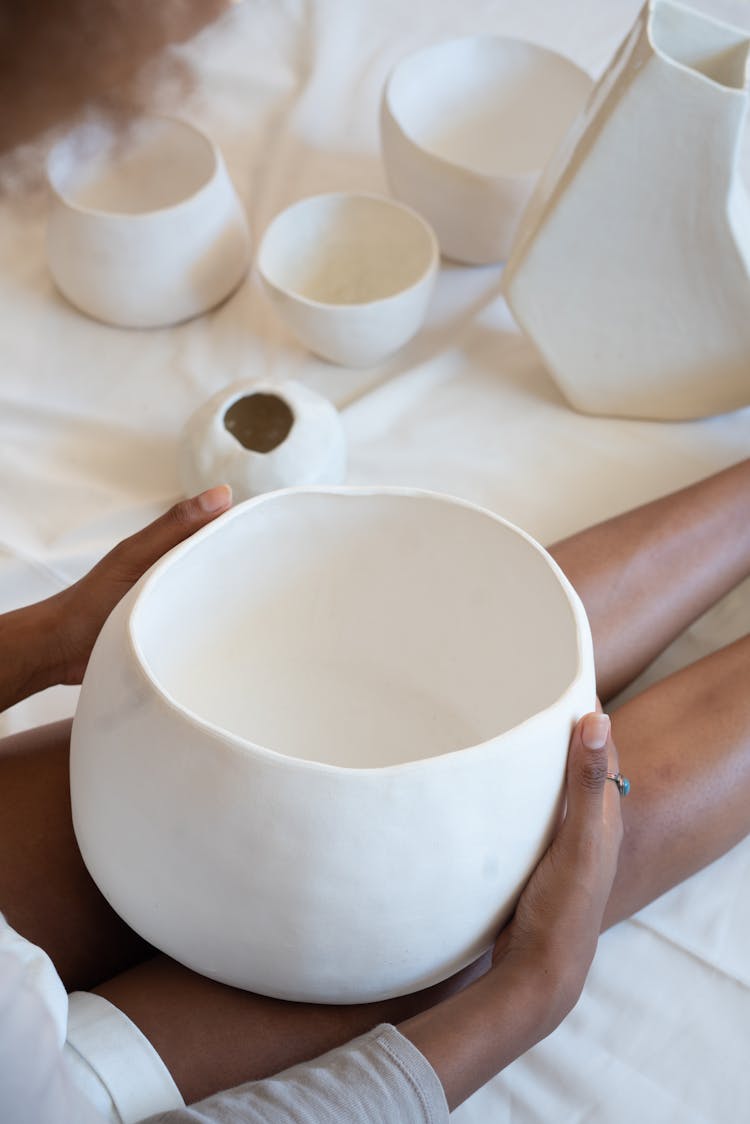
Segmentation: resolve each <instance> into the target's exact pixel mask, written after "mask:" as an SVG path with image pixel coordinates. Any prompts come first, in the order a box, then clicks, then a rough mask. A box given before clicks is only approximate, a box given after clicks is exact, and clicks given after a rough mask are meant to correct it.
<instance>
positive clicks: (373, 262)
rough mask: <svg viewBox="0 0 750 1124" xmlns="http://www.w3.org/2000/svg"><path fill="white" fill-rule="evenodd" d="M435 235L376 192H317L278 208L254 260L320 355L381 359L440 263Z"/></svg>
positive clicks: (409, 331) (426, 294) (424, 301)
mask: <svg viewBox="0 0 750 1124" xmlns="http://www.w3.org/2000/svg"><path fill="white" fill-rule="evenodd" d="M438 259H439V253H438V247H437V242H436V240H435V235H434V233H433V232H432V230H430V228H429V226H428V225H427V223H426V222H425V221H424V219H422V218H421V217H420V216H419V215H417V214H415V213H414V211H412V210H411V209H410V208H408V207H404V206H403V205H402V204H400V203H396V202H394V201H393V200H392V199H385V198H382V197H381V196H378V195H365V194H356V193H345V192H342V193H335V194H331V195H315V196H312V197H310V198H308V199H303V200H301V202H299V203H295V204H294V205H293V206H291V207H289V208H288V209H287V210H285V211H282V213H281V214H280V215H277V216H276V218H275V219H274V220H273V222H272V223H271V225H270V226H269V227H268V229H267V231H266V233H265V235H264V237H263V241H262V243H261V246H260V251H259V253H258V269H259V271H260V275H261V277H262V278H263V281H264V283H265V286H266V289H267V291H268V293H269V294H270V296H271V299H272V300H273V302H274V304H275V305H276V308H277V309H278V311H279V313H280V315H281V317H282V319H283V320H284V321H285V322H286V324H287V326H288V327H289V328H290V329H291V331H292V332H293V333H294V334H295V335H296V336H297V338H298V339H299V340H300V341H301V342H302V343H303V344H305V345H306V346H307V347H309V348H310V350H311V351H314V352H315V353H316V354H317V355H320V356H322V357H323V358H324V359H329V360H331V362H333V363H340V364H342V365H343V366H346V367H366V366H371V365H373V364H375V363H379V362H380V361H381V360H382V359H385V358H386V357H387V356H388V355H391V354H392V353H393V352H394V351H397V350H398V349H399V348H400V347H401V346H402V345H403V344H405V343H406V342H407V341H408V340H410V339H411V337H412V336H413V335H414V334H415V333H416V332H417V331H418V330H419V328H420V327H421V326H422V322H423V321H424V317H425V313H426V311H427V305H428V302H429V299H430V295H431V293H432V289H433V286H434V283H435V276H436V273H437V267H438Z"/></svg>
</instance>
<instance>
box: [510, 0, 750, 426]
mask: <svg viewBox="0 0 750 1124" xmlns="http://www.w3.org/2000/svg"><path fill="white" fill-rule="evenodd" d="M749 45H750V36H749V35H748V33H747V32H745V31H739V30H737V29H735V28H732V27H729V26H726V25H725V24H722V23H718V22H716V21H714V20H712V19H710V18H708V17H707V16H705V15H703V14H701V13H698V12H695V11H691V10H690V9H688V8H683V7H681V6H679V5H678V4H674V3H671V2H669V0H652V3H650V4H648V5H647V6H646V7H645V8H644V9H643V10H642V12H641V13H640V15H639V17H638V19H637V21H636V23H635V26H634V27H633V29H632V31H631V33H630V34H629V35H628V37H627V39H626V40H625V42H624V44H623V45H622V47H621V48H620V51H619V53H618V54H617V56H616V57H615V59H614V61H613V63H612V65H611V66H610V68H609V70H608V71H607V72H606V73H605V75H604V77H603V78H602V80H601V82H600V83H599V85H598V87H597V89H596V90H595V92H594V95H593V97H592V100H591V102H590V104H589V107H588V109H587V111H586V113H585V114H584V115H583V117H582V118H581V120H580V121H579V123H578V125H577V126H576V128H575V130H574V132H573V134H571V136H570V137H569V138H568V140H567V141H566V142H564V144H563V146H562V148H561V150H560V151H559V152H558V153H557V156H556V157H555V159H554V161H553V163H552V164H551V166H550V168H549V169H548V171H547V173H546V174H545V175H544V176H543V178H542V181H541V183H540V187H539V188H538V190H537V193H536V195H535V197H534V199H533V200H532V202H531V204H530V206H529V208H528V211H527V212H526V215H525V217H524V221H523V225H522V228H521V231H520V233H519V236H518V239H517V243H516V247H515V248H514V252H513V255H512V257H511V260H510V262H509V264H508V266H507V269H506V274H505V278H504V283H505V292H506V295H507V299H508V302H509V304H510V306H511V308H512V310H513V312H514V314H515V316H516V318H517V320H518V322H519V324H520V325H521V326H522V327H523V328H524V329H525V331H526V332H527V333H528V335H529V336H530V337H531V339H532V340H533V341H534V343H535V344H536V346H537V348H538V350H539V352H540V354H541V356H542V358H543V359H544V361H545V363H546V365H547V366H548V368H549V370H550V372H551V373H552V375H553V376H554V377H555V379H556V380H557V381H558V383H559V385H560V388H561V389H562V391H563V393H564V394H565V395H566V396H567V398H568V399H569V400H570V402H571V403H572V404H573V406H575V407H577V408H578V409H580V410H583V411H586V412H590V413H595V414H612V415H621V416H625V417H644V418H654V419H660V418H664V419H683V418H697V417H702V416H705V415H710V414H717V413H721V412H724V411H727V410H732V409H736V408H737V407H740V406H745V405H747V404H748V403H750V199H749V197H748V194H747V191H746V188H745V185H744V184H743V183H742V181H741V179H740V172H739V164H738V155H739V142H740V135H741V131H742V126H743V118H744V115H745V111H746V107H747V89H746V82H747V57H748V47H749Z"/></svg>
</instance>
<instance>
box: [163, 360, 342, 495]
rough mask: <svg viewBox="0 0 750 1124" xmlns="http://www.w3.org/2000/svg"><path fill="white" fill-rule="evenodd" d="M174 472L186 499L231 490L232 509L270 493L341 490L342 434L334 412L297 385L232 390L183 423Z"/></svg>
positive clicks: (252, 385) (257, 385) (259, 385)
mask: <svg viewBox="0 0 750 1124" xmlns="http://www.w3.org/2000/svg"><path fill="white" fill-rule="evenodd" d="M179 470H180V480H181V483H182V486H183V488H184V490H185V493H186V495H195V494H196V493H198V492H201V491H203V490H204V489H205V488H211V487H213V486H214V485H215V484H231V486H232V494H233V495H234V498H235V501H237V500H246V499H250V497H251V496H257V495H259V494H260V493H261V492H270V491H273V490H274V489H275V488H289V487H293V486H295V485H301V484H341V483H342V482H343V480H344V478H345V476H346V437H345V435H344V427H343V424H342V422H341V417H340V415H339V412H338V410H337V409H336V407H335V406H333V405H332V404H331V403H330V402H329V401H328V399H327V398H323V397H322V395H320V394H316V393H315V391H314V390H310V389H309V388H308V387H306V386H303V385H302V384H301V383H298V382H293V381H291V380H289V381H286V382H283V383H265V382H257V383H247V382H245V383H235V384H234V385H233V386H230V387H225V388H224V389H223V390H220V391H219V393H218V394H215V395H214V396H213V398H210V399H209V401H208V402H206V403H205V404H204V405H203V406H201V407H200V408H199V409H198V410H196V412H195V413H194V414H193V416H192V417H191V418H190V420H189V421H188V423H187V425H186V426H185V429H184V430H183V434H182V438H181V441H180V451H179Z"/></svg>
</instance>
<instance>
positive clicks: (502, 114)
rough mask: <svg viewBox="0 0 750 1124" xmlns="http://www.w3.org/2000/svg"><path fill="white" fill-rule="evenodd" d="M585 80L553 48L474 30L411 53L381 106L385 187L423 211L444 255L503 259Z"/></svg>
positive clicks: (586, 90)
mask: <svg viewBox="0 0 750 1124" xmlns="http://www.w3.org/2000/svg"><path fill="white" fill-rule="evenodd" d="M592 85H593V84H592V81H591V79H590V78H589V77H588V75H586V74H585V73H584V72H583V71H582V70H580V69H579V67H577V66H575V64H574V63H572V62H570V61H569V60H568V59H566V58H563V57H562V56H561V55H558V54H556V53H555V52H554V51H549V50H546V49H545V48H543V47H537V46H535V45H533V44H532V43H526V42H523V41H522V40H518V39H507V38H501V37H500V36H493V35H477V36H471V37H467V38H463V39H452V40H450V41H448V42H446V43H438V44H437V45H434V46H430V47H425V48H423V49H422V50H419V51H416V52H415V53H414V54H411V55H408V56H407V57H406V58H404V59H402V60H401V62H399V63H398V64H397V65H396V67H395V69H394V70H393V72H392V73H391V75H390V77H389V79H388V81H387V83H386V86H385V91H384V94H383V101H382V107H381V140H382V149H383V159H384V162H385V168H386V172H387V175H388V180H389V183H390V186H391V190H392V191H393V193H394V195H396V196H397V197H398V198H399V199H403V200H404V201H405V202H407V203H409V204H410V205H411V206H412V207H414V208H415V209H416V210H418V211H419V212H420V214H423V215H424V216H425V218H426V219H427V220H428V222H429V223H430V224H431V225H432V227H433V228H434V230H435V232H436V234H437V236H438V241H439V242H440V248H441V250H442V252H443V254H444V255H445V256H446V257H449V258H453V259H455V260H456V261H460V262H467V263H470V264H472V265H485V264H488V263H490V262H498V261H503V260H504V259H505V258H507V257H508V254H509V253H510V248H511V245H512V243H513V239H514V236H515V234H516V230H517V228H518V225H519V222H520V219H521V215H522V213H523V211H524V209H525V207H526V204H527V203H528V201H529V198H530V196H531V193H532V191H533V189H534V186H535V184H536V181H537V179H538V177H539V174H540V172H541V171H542V169H543V168H544V167H545V166H546V165H547V163H548V161H549V160H550V157H551V156H552V154H553V153H554V151H555V149H556V148H557V146H558V144H559V143H560V141H561V140H562V138H563V137H564V136H565V134H566V132H567V131H568V129H569V127H570V125H571V124H572V122H573V121H574V120H575V118H576V117H577V116H578V114H579V112H580V111H581V109H582V108H583V106H584V104H585V102H586V100H587V98H588V96H589V94H590V92H591V89H592Z"/></svg>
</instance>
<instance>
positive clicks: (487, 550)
mask: <svg viewBox="0 0 750 1124" xmlns="http://www.w3.org/2000/svg"><path fill="white" fill-rule="evenodd" d="M593 704H594V670H593V660H592V650H591V639H590V634H589V629H588V625H587V621H586V617H585V615H584V611H583V608H582V605H581V603H580V601H579V599H578V597H577V596H576V594H575V593H574V591H573V590H572V588H571V586H570V585H569V583H568V582H567V580H566V579H565V577H564V576H563V574H562V573H561V571H560V570H559V569H558V567H557V566H556V565H555V563H554V562H553V560H552V559H551V558H550V557H549V555H548V554H547V553H546V552H545V551H544V550H542V548H541V547H540V546H538V545H537V544H536V543H535V542H534V541H533V540H532V539H530V538H529V537H528V535H526V534H524V532H523V531H520V530H518V529H517V528H515V527H513V526H512V525H511V524H509V523H506V522H504V521H503V520H502V519H500V518H498V517H497V516H495V515H492V514H491V513H489V512H487V511H484V510H482V509H481V508H478V507H474V506H472V505H471V504H467V503H463V502H460V501H458V500H452V499H449V498H447V497H444V496H439V495H434V494H431V493H428V492H411V491H406V490H398V489H367V488H357V489H335V488H334V489H292V490H288V491H279V492H273V493H270V494H266V495H264V496H261V497H258V498H256V499H253V500H249V501H248V502H247V503H245V504H243V505H241V506H239V507H237V508H235V509H234V510H232V511H231V512H229V513H228V514H227V515H225V516H223V517H222V518H221V519H220V520H219V521H218V522H216V523H213V524H211V525H210V526H209V527H207V528H205V529H204V530H202V531H201V532H199V533H198V534H197V535H195V536H194V537H193V538H191V539H189V540H187V541H186V542H184V543H183V544H182V545H181V546H178V547H177V548H176V549H175V550H173V551H172V552H171V553H170V554H168V555H167V556H166V557H165V558H164V559H162V560H161V561H160V562H159V563H157V565H156V566H155V567H154V568H153V569H152V570H151V571H149V573H148V574H147V575H146V576H145V578H144V579H143V580H142V581H141V582H140V583H139V584H138V586H137V587H136V588H135V589H134V590H133V591H132V592H131V593H130V594H129V595H128V596H127V597H126V598H125V600H124V601H122V602H121V604H120V605H119V606H118V608H117V609H116V610H115V611H114V613H113V614H112V615H111V617H110V618H109V620H108V621H107V623H106V625H105V627H104V629H103V631H102V633H101V636H100V637H99V640H98V641H97V644H96V647H95V649H94V652H93V655H92V657H91V661H90V663H89V666H88V669H87V672H86V677H85V680H84V684H83V689H82V692H81V699H80V703H79V706H78V711H77V714H76V717H75V722H74V727H73V738H72V751H71V792H72V804H73V819H74V823H75V830H76V835H77V838H78V842H79V845H80V848H81V852H82V854H83V857H84V859H85V861H86V864H87V866H88V868H89V870H90V871H91V874H92V876H93V877H94V879H95V881H96V882H97V884H98V885H99V887H100V888H101V890H102V891H103V893H104V894H105V895H106V897H107V898H108V899H109V901H110V902H111V904H112V905H113V906H114V908H115V909H116V910H117V911H118V913H120V914H121V915H122V916H123V917H124V918H125V920H126V921H128V922H129V923H130V924H131V925H132V926H133V928H135V929H136V930H137V931H138V932H140V933H141V934H143V936H144V937H146V938H147V939H148V940H149V941H151V942H153V944H154V945H156V947H157V948H160V949H163V950H164V951H165V952H167V953H169V954H171V955H172V956H174V957H176V958H177V959H178V960H180V961H182V962H183V963H185V964H187V965H189V966H190V967H191V968H194V969H196V970H197V971H199V972H202V973H204V974H206V975H208V976H212V977H214V978H216V979H219V980H223V981H225V982H226V983H229V984H235V985H237V986H239V987H242V988H247V989H252V990H255V991H259V992H263V993H267V994H269V995H274V996H279V997H281V998H284V999H298V1000H322V1001H329V1002H353V1001H359V1000H374V999H378V998H381V997H384V996H390V995H395V994H398V993H402V992H407V991H410V990H412V989H415V988H422V987H425V986H427V985H429V984H431V983H433V982H435V981H437V980H439V979H442V978H444V977H446V976H448V975H450V974H451V973H452V972H454V971H456V970H457V969H459V968H461V967H462V966H463V965H465V964H467V963H469V962H470V961H471V960H472V959H473V958H474V957H476V956H477V955H478V954H479V953H480V952H481V950H482V949H484V948H485V947H486V946H487V945H488V943H489V942H490V941H491V940H492V938H493V936H494V934H495V933H496V931H497V929H498V927H499V925H500V924H501V923H502V921H503V920H504V919H505V918H507V917H508V915H509V912H510V911H511V910H512V908H513V905H514V903H515V901H516V899H517V896H518V894H519V892H520V890H521V888H522V886H523V884H524V882H525V880H526V879H527V877H528V875H529V873H530V871H531V870H532V868H533V867H534V865H535V864H536V862H537V860H538V859H539V857H540V855H541V854H542V852H543V850H544V848H545V846H546V844H547V842H548V840H549V838H550V833H551V831H552V830H553V826H554V824H555V822H556V817H557V815H558V813H559V811H560V800H561V794H562V791H563V778H564V771H565V761H566V753H567V748H568V740H569V736H570V733H571V729H572V727H573V724H574V722H575V721H576V720H577V719H578V718H579V717H580V716H581V715H582V714H583V713H585V712H586V711H588V710H590V709H591V708H592V706H593Z"/></svg>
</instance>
